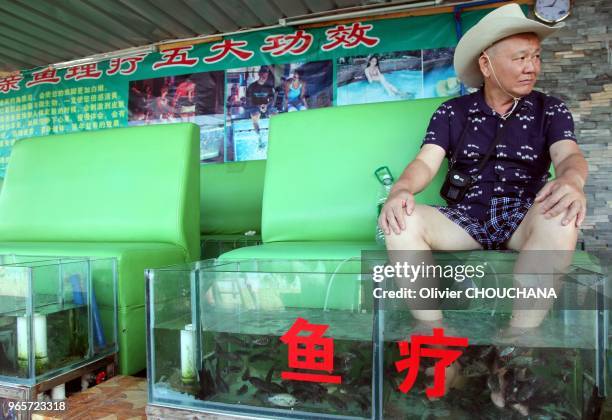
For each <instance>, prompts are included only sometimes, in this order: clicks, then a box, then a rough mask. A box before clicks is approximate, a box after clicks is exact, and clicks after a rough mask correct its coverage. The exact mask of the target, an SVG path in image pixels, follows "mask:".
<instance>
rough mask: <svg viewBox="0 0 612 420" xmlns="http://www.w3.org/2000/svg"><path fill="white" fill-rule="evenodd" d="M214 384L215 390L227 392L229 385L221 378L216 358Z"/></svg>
mask: <svg viewBox="0 0 612 420" xmlns="http://www.w3.org/2000/svg"><path fill="white" fill-rule="evenodd" d="M215 385H216V386H217V390H218V391H219V392H223V393H226V392H229V386H227V384H226V383H225V381H224V380H223V378H222V377H221V370H220V369H219V360H218V359H217V369H215Z"/></svg>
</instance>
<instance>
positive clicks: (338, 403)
mask: <svg viewBox="0 0 612 420" xmlns="http://www.w3.org/2000/svg"><path fill="white" fill-rule="evenodd" d="M327 401H329V402H330V403H331V405H333V406H334V407H336V408H339V409H340V410H345V409H346V403H345V402H344V401H342V400H341V399H340V398H338V397H336V396H335V395H332V394H328V395H327Z"/></svg>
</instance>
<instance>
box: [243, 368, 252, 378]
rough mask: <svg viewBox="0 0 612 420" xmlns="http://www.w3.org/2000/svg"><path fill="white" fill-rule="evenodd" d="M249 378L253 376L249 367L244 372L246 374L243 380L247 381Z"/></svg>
mask: <svg viewBox="0 0 612 420" xmlns="http://www.w3.org/2000/svg"><path fill="white" fill-rule="evenodd" d="M249 376H251V371H250V370H249V367H248V366H247V368H246V369H245V370H244V373H243V374H242V380H243V381H246V380H247V379H249Z"/></svg>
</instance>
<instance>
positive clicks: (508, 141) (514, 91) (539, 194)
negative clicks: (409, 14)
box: [379, 4, 588, 329]
mask: <svg viewBox="0 0 612 420" xmlns="http://www.w3.org/2000/svg"><path fill="white" fill-rule="evenodd" d="M562 26H563V25H562V24H561V25H557V26H555V27H548V26H546V25H543V24H540V23H538V22H535V21H532V20H529V19H527V18H526V17H525V16H524V15H523V13H522V11H521V10H520V7H519V6H518V5H516V4H509V5H505V6H502V7H500V8H498V9H496V10H494V11H493V12H491V13H489V14H488V15H487V16H485V17H484V18H483V19H482V20H481V21H480V22H479V23H478V24H476V25H475V26H474V27H473V28H471V29H470V30H469V31H468V32H467V33H466V34H465V35H464V36H463V38H462V39H461V40H460V42H459V44H458V45H457V48H456V50H455V59H454V65H455V71H456V73H457V75H458V77H459V78H460V79H461V80H462V81H463V83H465V84H466V85H467V86H469V87H473V88H480V89H479V90H478V91H477V92H475V93H472V94H471V95H466V96H462V97H459V98H454V99H451V100H449V101H447V102H445V103H444V104H442V105H441V106H440V107H439V108H438V110H437V111H436V112H435V113H434V115H433V117H432V119H431V121H430V124H429V128H428V130H427V134H426V136H425V139H424V141H423V146H422V148H421V151H420V152H419V154H418V155H417V156H416V158H415V159H414V160H413V161H412V162H411V163H410V164H409V165H408V167H407V168H406V169H405V170H404V172H403V174H402V175H401V177H400V178H399V179H398V181H397V183H396V184H395V185H394V187H393V189H392V190H391V193H390V195H389V198H388V200H387V202H386V204H385V206H384V207H383V209H382V211H381V214H380V217H379V225H380V226H381V228H382V229H383V231H384V232H385V233H386V235H387V237H386V243H387V248H388V249H389V250H426V251H427V250H471V249H481V248H484V249H506V248H507V249H512V250H518V251H522V252H521V253H520V255H519V257H518V260H517V267H515V273H534V272H538V271H537V270H538V269H537V267H538V266H540V270H543V266H546V269H547V270H550V269H551V267H552V269H554V271H555V272H559V271H563V269H564V268H566V267H567V265H568V264H569V263H570V261H571V256H572V253H571V252H572V251H573V250H574V249H575V246H576V240H577V235H578V228H579V227H580V225H581V224H582V222H583V220H584V217H585V214H586V199H585V196H584V192H583V187H584V184H585V182H586V178H587V172H588V166H587V163H586V161H585V159H584V157H583V155H582V153H581V152H580V149H579V148H578V145H577V143H576V138H575V135H574V125H573V120H572V116H571V114H570V112H569V111H568V110H567V108H566V106H565V104H564V103H563V102H561V101H560V100H559V99H556V98H553V97H550V96H547V95H544V94H543V93H541V92H538V91H535V90H533V88H534V85H535V82H536V79H537V77H538V74H539V73H540V51H541V47H540V40H541V39H542V38H544V37H546V36H548V35H550V34H551V33H553V32H554V31H556V30H557V29H558V28H559V27H562ZM504 125H507V127H505V128H504V129H503V130H502V131H501V132H502V133H503V135H501V141H500V142H499V143H498V144H497V146H496V147H495V148H494V150H493V153H492V155H491V158H490V159H489V161H488V162H487V163H486V165H485V166H484V168H483V169H482V170H481V171H480V173H476V172H477V170H478V168H477V166H478V165H479V163H480V162H481V161H482V159H483V157H484V155H485V154H486V151H487V150H488V148H489V146H490V145H491V143H492V142H493V141H494V139H495V136H496V134H497V133H498V130H500V129H501V128H502V127H503V126H504ZM464 133H465V134H464ZM462 136H464V139H463V141H461V137H462ZM445 156H450V157H452V158H455V159H456V163H455V166H453V169H458V170H460V171H462V172H464V173H466V174H468V176H471V175H475V176H476V178H477V179H476V180H475V182H473V183H472V185H471V186H470V187H469V189H468V190H467V193H466V194H465V196H464V198H463V199H462V200H461V201H460V202H458V203H456V204H453V205H449V206H447V207H437V206H426V205H418V204H415V201H414V194H416V193H418V192H420V191H421V190H423V189H424V188H425V187H426V186H427V185H428V184H429V183H430V182H431V180H432V179H433V177H434V175H435V174H436V172H438V170H439V168H440V166H441V164H442V161H443V159H444V158H445ZM551 161H552V164H553V165H554V169H555V173H556V178H555V179H554V180H552V181H549V182H546V179H547V176H548V169H549V166H550V163H551ZM533 250H555V251H567V252H561V253H556V254H555V255H557V257H556V258H557V259H556V260H551V261H549V264H544V265H543V264H542V263H541V261H540V262H538V261H537V257H536V256H535V255H534V253H529V252H527V251H533ZM534 267H536V268H534ZM534 270H536V271H534ZM539 272H540V273H541V274H542V275H545V273H544V272H543V271H539ZM548 273H550V271H548ZM526 281H528V280H526ZM413 315H414V316H415V317H416V318H417V319H420V320H423V321H434V322H436V321H440V320H441V318H442V313H441V311H438V310H422V311H420V310H414V311H413ZM545 315H546V310H541V311H535V310H532V311H527V310H523V311H521V310H514V311H513V316H512V320H511V322H510V327H512V328H518V329H530V328H534V327H537V326H538V325H539V324H540V323H541V321H542V319H543V318H544V316H545Z"/></svg>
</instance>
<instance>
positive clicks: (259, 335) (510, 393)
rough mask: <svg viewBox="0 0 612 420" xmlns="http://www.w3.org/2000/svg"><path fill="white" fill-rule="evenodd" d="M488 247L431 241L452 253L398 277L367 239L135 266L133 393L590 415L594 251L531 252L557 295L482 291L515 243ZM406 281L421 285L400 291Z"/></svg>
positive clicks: (600, 260) (603, 303) (602, 328)
mask: <svg viewBox="0 0 612 420" xmlns="http://www.w3.org/2000/svg"><path fill="white" fill-rule="evenodd" d="M488 255H493V254H487V255H486V256H483V254H482V253H478V252H451V253H435V254H434V259H435V262H436V264H438V265H441V266H443V267H447V268H448V267H450V268H452V270H451V271H452V275H451V276H450V277H449V276H446V275H440V276H439V277H440V278H438V279H436V281H437V282H438V283H436V287H434V284H435V283H433V281H432V282H429V281H428V282H424V283H421V285H420V286H418V283H417V284H416V285H415V284H414V283H411V282H410V281H408V282H407V283H402V282H401V281H398V272H397V271H385V269H384V267H388V266H393V263H394V260H393V258H392V256H388V255H387V254H386V253H380V252H378V253H376V252H364V253H363V255H362V257H361V258H354V259H348V260H344V261H328V260H295V261H287V260H228V259H226V260H224V259H210V260H205V261H200V262H197V263H193V264H184V265H178V266H171V267H166V268H161V269H153V270H147V273H146V282H147V290H146V293H147V302H146V305H147V328H148V331H149V334H148V343H147V345H148V355H147V356H148V386H149V403H150V404H152V405H155V406H161V407H169V408H178V409H188V410H194V411H203V412H208V413H225V414H233V415H239V416H246V417H250V418H317V419H320V418H329V419H334V418H355V419H400V418H405V419H412V418H415V419H438V418H444V419H471V418H473V417H474V413H479V415H481V417H482V418H491V419H499V418H516V419H520V418H537V419H558V418H564V419H587V418H592V417H593V415H594V413H597V412H598V410H600V409H601V403H602V401H603V399H604V398H605V396H606V395H607V394H606V392H607V389H606V385H607V384H606V382H607V381H608V382H609V378H607V369H608V368H607V362H606V360H607V359H606V351H607V350H608V346H609V344H608V341H607V340H608V326H609V316H608V310H609V303H610V298H611V296H612V293H611V290H610V284H609V280H608V279H609V277H608V270H609V263H608V262H609V259H606V258H604V257H591V256H589V255H588V254H586V253H582V254H580V256H578V257H577V258H575V260H574V261H573V263H572V264H571V266H570V267H569V268H568V269H567V270H565V271H563V272H560V271H555V270H554V269H551V273H553V272H554V273H555V274H554V275H551V276H550V279H548V278H547V277H546V274H545V273H544V274H542V267H546V264H545V263H544V262H545V261H546V259H544V258H543V257H542V256H540V255H536V256H535V259H534V261H536V262H537V263H538V264H539V265H540V271H541V272H540V273H539V274H538V275H537V276H535V280H536V281H537V282H540V283H538V284H540V285H547V284H548V283H547V281H548V280H551V282H552V283H551V288H552V290H554V292H555V294H556V295H557V297H556V298H554V299H553V300H545V301H542V299H535V300H530V299H527V300H519V302H520V304H519V303H517V300H516V299H512V298H509V297H508V296H501V295H502V293H501V292H495V293H497V294H495V293H493V294H490V293H489V290H493V289H495V290H501V291H503V290H508V289H511V288H516V287H514V286H516V285H515V284H514V282H515V281H516V279H517V278H519V277H517V273H516V272H515V271H514V270H515V267H514V265H515V261H516V254H505V253H496V254H495V255H497V256H496V258H489V257H488ZM483 261H484V264H483ZM395 262H397V261H395ZM414 265H415V264H413V266H414ZM420 265H421V269H425V265H424V264H422V263H421V264H420ZM466 265H473V266H478V265H481V266H482V268H481V270H482V272H478V271H477V272H474V271H472V272H469V273H468V272H465V271H460V270H459V268H461V266H463V267H465V266H466ZM545 271H546V270H545V269H544V272H545ZM481 274H482V275H481ZM524 274H525V276H524V277H521V278H520V281H521V282H522V283H521V284H523V285H524V284H527V282H528V281H529V279H531V277H529V276H532V275H534V273H533V272H531V271H529V270H527V272H526V273H524ZM415 288H416V289H415ZM419 288H422V289H428V290H430V292H429V293H431V294H433V297H432V298H428V299H424V300H423V301H422V300H412V301H411V300H410V298H408V297H406V293H408V292H406V290H411V289H413V290H416V293H417V295H418V290H419ZM433 289H435V290H437V291H438V292H431V290H433ZM468 289H469V290H471V291H470V292H468ZM383 292H385V294H384V296H383ZM442 292H444V293H446V295H444V294H441V293H442ZM451 292H454V293H455V294H454V295H453V293H451ZM459 292H461V293H459ZM402 293H404V294H402ZM491 293H492V292H491ZM423 296H425V295H423ZM534 302H535V303H534ZM527 303H530V304H535V306H533V307H529V306H524V305H526V304H527ZM415 304H417V305H425V306H416V307H415V306H414V305H415ZM521 305H523V306H521ZM419 311H420V312H419ZM423 311H425V315H426V316H423ZM427 314H429V318H428V316H427ZM432 314H433V315H435V316H432ZM519 319H522V320H523V321H522V322H523V323H524V324H521V325H519V324H517V325H519V326H518V327H512V325H513V323H514V324H516V323H517V320H519ZM534 319H535V321H534ZM513 320H514V321H513ZM527 324H529V325H528V328H527V327H525V325H527ZM448 355H451V356H453V355H454V356H453V357H454V359H452V360H451V361H449V362H448V363H446V364H444V363H442V362H443V361H444V360H450V359H445V357H448ZM441 363H442V364H441ZM442 372H443V373H444V376H445V377H443V378H442V380H441V381H440V374H441V373H442ZM436 385H437V386H436ZM435 388H437V389H438V391H439V390H440V389H441V390H442V393H441V395H436V394H435V392H433V391H432V389H435ZM479 418H480V417H479Z"/></svg>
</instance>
